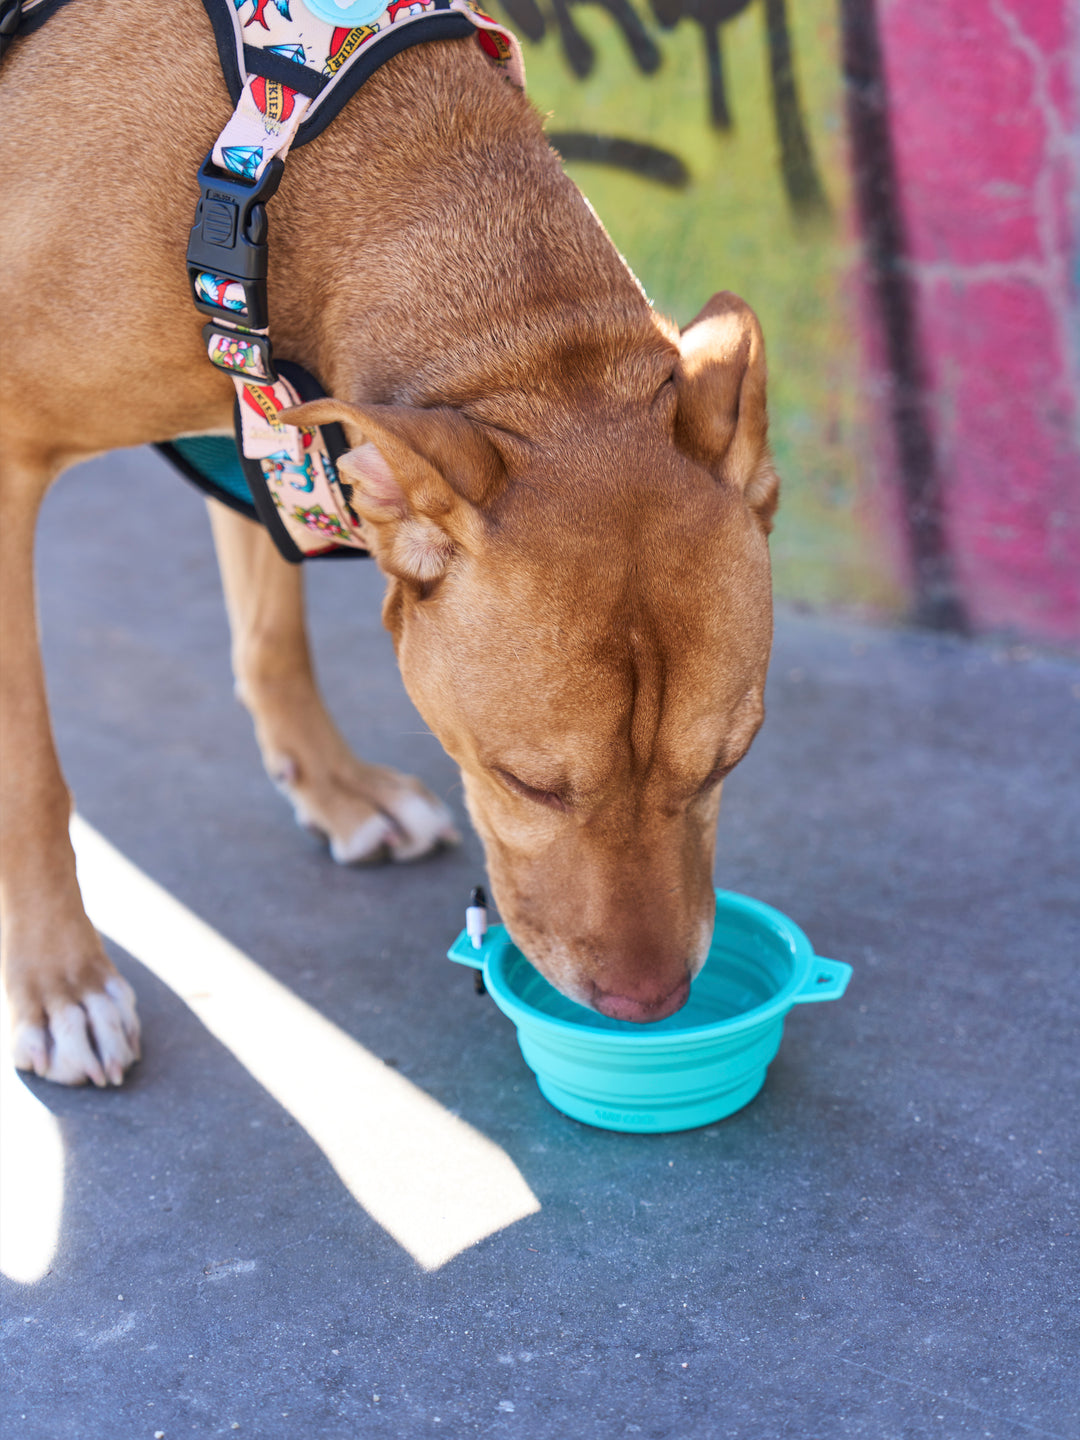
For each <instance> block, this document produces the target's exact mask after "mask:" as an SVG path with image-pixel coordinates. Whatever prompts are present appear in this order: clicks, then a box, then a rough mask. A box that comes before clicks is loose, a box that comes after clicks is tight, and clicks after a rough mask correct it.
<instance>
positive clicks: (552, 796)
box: [495, 766, 570, 810]
mask: <svg viewBox="0 0 1080 1440" xmlns="http://www.w3.org/2000/svg"><path fill="white" fill-rule="evenodd" d="M495 774H496V775H498V777H499V779H500V780H501V781H502V782H503V784H504V785H506V786H507V788H508V789H510V790H513V791H514V793H515V794H516V795H522V796H524V798H525V799H526V800H534V801H535V802H536V804H537V805H547V806H548V808H549V809H551V810H569V808H570V806H569V805H568V804H567V802H566V800H565V799H564V798H563V797H562V796H561V795H560V794H559V793H558V792H557V791H555V790H540V789H538V788H537V787H536V786H535V785H528V784H526V782H525V781H524V780H519V779H518V777H517V776H516V775H514V774H513V773H512V772H511V771H509V770H503V769H501V768H500V767H499V766H495Z"/></svg>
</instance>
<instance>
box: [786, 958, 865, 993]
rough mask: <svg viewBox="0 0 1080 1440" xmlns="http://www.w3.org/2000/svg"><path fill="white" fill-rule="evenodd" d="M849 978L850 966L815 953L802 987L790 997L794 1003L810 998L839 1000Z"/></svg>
mask: <svg viewBox="0 0 1080 1440" xmlns="http://www.w3.org/2000/svg"><path fill="white" fill-rule="evenodd" d="M850 979H851V966H850V965H845V964H844V962H843V961H842V960H826V959H825V957H824V955H815V956H814V963H813V964H812V965H811V966H810V972H809V974H808V975H807V977H806V979H805V980H804V981H803V984H802V988H801V989H800V990H799V991H798V993H797V994H796V995H794V996H793V997H792V998H793V1000H794V1002H795V1004H796V1005H803V1004H805V1003H806V1002H807V1001H810V1000H839V999H840V996H841V995H843V993H844V991H845V990H846V989H847V984H848V981H849V980H850Z"/></svg>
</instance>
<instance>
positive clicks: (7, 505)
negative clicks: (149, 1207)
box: [0, 460, 139, 1085]
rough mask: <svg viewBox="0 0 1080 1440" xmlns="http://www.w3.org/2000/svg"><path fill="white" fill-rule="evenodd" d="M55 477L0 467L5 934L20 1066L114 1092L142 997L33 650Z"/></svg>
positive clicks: (135, 1039) (134, 1038)
mask: <svg viewBox="0 0 1080 1440" xmlns="http://www.w3.org/2000/svg"><path fill="white" fill-rule="evenodd" d="M49 478H50V476H49V474H48V472H47V470H45V469H44V468H43V467H38V466H34V465H30V464H18V463H12V462H11V461H10V460H8V461H6V462H0V931H2V936H0V939H2V947H0V948H2V965H3V976H4V985H5V988H6V991H7V997H8V1004H9V1006H10V1011H11V1021H12V1031H13V1048H14V1059H15V1064H16V1065H17V1066H18V1067H19V1068H20V1069H22V1070H34V1071H35V1072H36V1073H37V1074H38V1075H44V1076H46V1077H47V1078H48V1079H50V1080H58V1081H60V1082H61V1083H62V1084H65V1085H81V1084H84V1083H85V1082H86V1081H87V1080H92V1081H93V1082H94V1084H95V1085H105V1084H107V1083H108V1082H110V1081H111V1082H112V1083H113V1084H114V1085H119V1084H120V1082H121V1080H122V1079H123V1078H124V1071H125V1069H126V1068H127V1067H128V1066H129V1065H130V1064H131V1063H132V1061H134V1060H137V1059H138V1055H139V1022H138V1019H137V1017H136V1014H135V996H134V993H133V992H132V989H131V987H130V985H128V983H127V981H126V980H124V979H123V978H122V977H121V976H120V975H119V974H118V973H117V970H116V968H115V967H114V965H113V964H112V962H111V961H110V960H109V958H108V957H107V955H106V954H105V951H104V949H103V948H102V944H101V940H100V939H99V938H98V935H97V933H96V931H95V930H94V927H93V926H92V925H91V924H90V921H89V920H88V919H87V918H86V912H85V910H84V909H83V903H82V896H81V895H80V893H79V883H78V880H77V879H76V877H75V856H74V853H73V851H72V848H71V841H70V839H69V838H68V822H69V819H70V814H71V797H70V795H69V793H68V789H67V786H66V785H65V784H64V777H63V775H62V774H61V773H60V764H59V761H58V759H57V756H56V749H55V746H54V743H53V736H52V726H51V725H50V723H49V711H48V704H47V700H46V695H45V676H44V672H43V669H42V664H41V654H40V651H39V649H38V635H37V616H36V613H35V604H34V531H35V528H36V523H37V513H38V508H39V505H40V503H41V498H42V495H43V494H44V492H45V489H46V488H47V484H48V480H49Z"/></svg>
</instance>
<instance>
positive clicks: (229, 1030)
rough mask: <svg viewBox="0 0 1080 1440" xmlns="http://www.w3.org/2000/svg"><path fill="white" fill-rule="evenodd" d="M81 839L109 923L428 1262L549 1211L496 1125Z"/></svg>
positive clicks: (84, 830)
mask: <svg viewBox="0 0 1080 1440" xmlns="http://www.w3.org/2000/svg"><path fill="white" fill-rule="evenodd" d="M71 837H72V842H73V843H74V846H75V853H76V857H77V859H78V866H79V884H80V886H81V887H82V893H83V900H84V903H85V905H86V909H87V913H88V914H89V916H90V918H91V920H92V921H93V922H94V924H95V925H96V926H97V927H98V929H99V930H101V931H102V932H103V934H105V935H108V936H110V937H111V938H112V939H113V940H114V941H115V942H116V943H117V945H120V946H122V947H123V949H125V950H126V951H127V952H128V953H129V954H130V955H133V956H134V957H135V958H136V959H137V960H139V961H140V962H141V963H142V964H143V965H145V966H146V967H147V969H148V970H151V971H153V973H154V974H155V975H156V976H157V977H158V979H159V980H162V981H163V982H164V983H165V984H166V985H168V986H169V988H170V989H171V990H174V991H175V992H176V994H177V995H178V996H179V997H180V998H181V1000H183V1001H184V1003H185V1004H186V1005H187V1006H189V1008H190V1009H191V1010H193V1011H194V1013H195V1014H196V1015H197V1016H198V1017H199V1019H200V1020H201V1021H202V1023H203V1024H204V1025H205V1026H206V1028H207V1029H208V1030H209V1031H210V1033H211V1034H212V1035H214V1036H215V1037H216V1038H217V1039H218V1040H220V1041H221V1043H222V1044H223V1045H225V1046H226V1047H227V1048H228V1049H229V1050H231V1051H232V1053H233V1054H234V1055H235V1056H236V1058H237V1059H238V1060H239V1061H240V1062H241V1064H243V1065H244V1066H246V1068H247V1069H248V1070H249V1071H250V1072H251V1074H252V1075H253V1076H254V1077H255V1079H256V1080H257V1081H258V1082H259V1084H260V1085H262V1086H263V1087H264V1088H265V1089H266V1090H267V1091H269V1093H270V1094H271V1095H272V1096H273V1097H274V1099H275V1100H276V1101H277V1102H278V1104H279V1105H281V1106H282V1107H283V1108H284V1109H285V1110H287V1111H288V1112H289V1114H290V1115H292V1116H293V1118H294V1119H295V1120H296V1121H297V1123H298V1124H300V1125H302V1126H303V1127H304V1129H305V1130H306V1131H307V1133H308V1134H309V1135H310V1136H311V1138H312V1140H314V1142H315V1144H316V1145H318V1147H319V1149H320V1150H322V1152H323V1154H324V1155H325V1156H326V1158H327V1159H328V1160H329V1162H330V1164H331V1165H332V1166H333V1168H334V1169H335V1171H336V1172H337V1174H338V1176H339V1177H340V1179H341V1181H342V1183H343V1184H344V1185H345V1187H346V1188H347V1189H348V1191H349V1193H350V1194H351V1195H352V1196H353V1197H354V1198H355V1199H356V1200H357V1201H358V1202H359V1203H360V1204H361V1205H362V1206H363V1207H364V1209H365V1210H366V1211H367V1212H368V1214H369V1215H370V1216H371V1217H372V1219H374V1220H376V1221H377V1222H378V1224H380V1225H381V1226H382V1227H383V1229H384V1230H386V1231H387V1233H388V1234H390V1235H391V1236H393V1238H394V1239H395V1240H396V1241H397V1242H398V1244H399V1245H401V1246H402V1247H403V1248H404V1249H405V1250H407V1251H408V1253H409V1254H410V1255H411V1256H412V1257H413V1259H414V1260H415V1261H416V1262H417V1263H418V1264H419V1265H421V1266H422V1267H423V1268H424V1269H425V1270H435V1269H438V1268H439V1266H441V1265H445V1264H446V1263H447V1261H449V1260H452V1259H453V1258H454V1256H455V1255H459V1254H460V1253H461V1252H462V1251H463V1250H467V1249H468V1248H469V1246H471V1245H475V1244H476V1242H477V1241H479V1240H482V1239H484V1238H485V1237H486V1236H488V1235H493V1234H495V1233H496V1232H497V1231H499V1230H503V1229H505V1228H506V1226H508V1225H513V1224H514V1223H515V1222H516V1221H518V1220H522V1219H524V1218H525V1216H527V1215H533V1214H535V1213H536V1212H537V1211H538V1210H539V1209H540V1202H539V1201H538V1200H537V1198H536V1196H535V1195H534V1194H533V1193H532V1191H531V1190H530V1189H529V1187H528V1185H527V1184H526V1183H525V1180H524V1178H523V1176H522V1175H521V1172H520V1171H519V1170H518V1168H517V1166H516V1165H515V1164H514V1162H513V1161H512V1160H511V1159H510V1157H509V1156H508V1155H507V1154H506V1152H505V1151H504V1150H502V1149H500V1147H499V1146H498V1145H496V1144H495V1143H494V1142H493V1141H492V1140H489V1139H488V1138H487V1136H485V1135H481V1134H480V1133H479V1131H477V1130H474V1129H473V1127H472V1126H471V1125H469V1124H467V1123H466V1122H465V1121H464V1120H461V1119H460V1118H459V1117H457V1116H456V1115H452V1114H451V1113H450V1112H449V1111H448V1110H446V1109H445V1108H444V1107H443V1106H442V1105H440V1104H439V1103H438V1102H437V1101H435V1100H433V1099H432V1098H431V1096H430V1095H427V1094H425V1092H424V1091H423V1090H421V1089H420V1088H419V1087H418V1086H416V1085H414V1084H413V1083H412V1082H411V1081H409V1080H407V1079H406V1078H405V1076H404V1075H401V1074H398V1073H397V1072H396V1071H394V1070H392V1069H390V1068H389V1067H388V1066H387V1065H385V1064H384V1063H383V1062H382V1060H380V1059H379V1058H378V1057H377V1056H375V1055H372V1054H371V1053H370V1052H369V1051H368V1050H365V1049H364V1047H363V1046H362V1045H359V1044H358V1043H357V1042H356V1041H355V1040H354V1039H353V1038H352V1037H351V1036H350V1035H347V1034H346V1033H345V1032H344V1031H343V1030H341V1029H339V1028H338V1026H336V1025H334V1024H333V1023H332V1022H331V1021H329V1020H327V1019H326V1017H325V1016H324V1015H321V1014H320V1013H319V1012H318V1011H317V1010H315V1009H313V1008H312V1007H311V1006H310V1005H308V1004H306V1003H305V1002H304V1001H303V1000H301V999H300V998H299V997H298V996H296V995H294V994H293V993H292V991H291V990H289V989H288V988H287V986H285V985H282V984H281V983H280V982H279V981H277V980H275V979H273V977H272V976H270V975H268V974H267V973H266V972H265V971H264V970H263V969H261V968H260V967H259V966H258V965H257V964H256V963H255V962H254V961H253V960H252V959H251V958H250V957H249V956H247V955H245V954H244V953H243V951H241V950H238V949H237V947H236V946H235V945H232V944H230V942H229V941H228V940H226V939H225V938H224V937H223V936H221V935H219V934H218V932H217V931H216V930H214V929H213V928H212V927H211V926H209V925H207V924H206V922H205V921H203V920H200V919H199V917H198V916H197V915H195V914H194V913H193V912H192V911H191V910H189V909H188V908H187V907H186V906H185V905H182V904H181V903H180V901H179V900H177V899H175V898H174V897H173V896H172V895H170V894H169V892H168V891H167V890H165V889H163V888H162V886H160V885H158V884H157V883H156V882H155V881H153V880H151V879H150V877H149V876H147V875H145V874H144V873H143V872H142V871H141V870H139V869H138V867H137V866H135V865H133V864H132V863H131V861H130V860H128V859H127V858H126V857H125V856H123V855H122V854H121V853H120V852H119V851H118V850H117V849H115V847H114V846H112V845H110V844H109V842H108V841H107V840H105V839H104V838H103V837H102V836H101V835H99V834H98V832H97V831H96V830H94V829H93V828H92V826H90V825H88V824H87V822H86V821H85V820H83V819H82V818H81V817H79V816H75V817H74V818H73V820H72V824H71Z"/></svg>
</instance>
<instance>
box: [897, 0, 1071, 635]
mask: <svg viewBox="0 0 1080 1440" xmlns="http://www.w3.org/2000/svg"><path fill="white" fill-rule="evenodd" d="M878 4H879V23H880V29H881V40H882V48H883V54H884V65H885V74H886V82H887V87H888V93H889V112H890V121H891V130H892V140H893V147H894V151H895V156H896V166H897V177H898V182H899V190H900V201H901V206H902V210H903V216H904V220H905V223H906V227H907V239H908V253H909V257H910V263H911V267H912V274H913V277H914V281H915V295H916V303H917V313H918V323H919V330H920V338H921V343H922V351H923V358H924V361H925V365H926V371H927V378H928V382H929V386H930V403H931V414H932V423H933V427H934V433H935V440H936V444H937V451H938V465H939V471H940V476H941V482H942V487H943V491H944V498H945V515H946V527H947V535H948V540H949V546H950V549H951V551H952V554H953V558H954V564H955V568H956V574H957V579H958V581H959V589H960V593H961V598H962V600H963V602H964V604H965V605H966V608H967V610H968V613H969V615H970V617H971V620H972V622H973V624H974V625H975V627H976V628H978V629H982V630H1004V631H1012V632H1017V633H1020V634H1026V635H1029V636H1031V637H1033V638H1036V639H1040V640H1045V641H1049V642H1051V643H1061V644H1066V645H1074V644H1076V643H1080V366H1078V355H1077V342H1078V340H1080V326H1078V311H1077V296H1076V285H1075V279H1076V270H1075V262H1076V255H1077V239H1078V236H1077V219H1078V217H1077V203H1078V196H1080V190H1078V180H1080V175H1078V170H1077V149H1076V147H1077V143H1078V140H1080V105H1078V95H1077V88H1076V83H1075V81H1074V80H1073V79H1072V74H1074V73H1075V67H1076V65H1077V62H1078V59H1080V53H1078V52H1080V35H1078V34H1077V33H1076V30H1075V29H1072V28H1070V26H1071V12H1072V3H1071V0H878Z"/></svg>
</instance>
